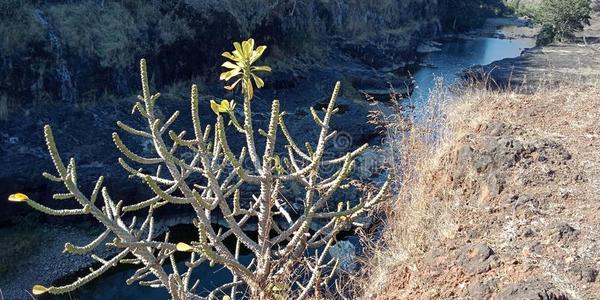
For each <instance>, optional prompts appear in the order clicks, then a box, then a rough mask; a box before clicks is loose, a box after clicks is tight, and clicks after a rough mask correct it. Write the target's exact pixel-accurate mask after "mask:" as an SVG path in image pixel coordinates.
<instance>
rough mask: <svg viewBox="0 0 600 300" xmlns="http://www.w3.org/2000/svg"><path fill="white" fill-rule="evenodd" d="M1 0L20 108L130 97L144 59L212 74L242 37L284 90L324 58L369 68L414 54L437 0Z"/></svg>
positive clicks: (4, 61)
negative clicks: (247, 1)
mask: <svg viewBox="0 0 600 300" xmlns="http://www.w3.org/2000/svg"><path fill="white" fill-rule="evenodd" d="M9 2H10V3H11V4H12V3H13V2H14V3H17V4H19V5H16V4H15V5H8V4H7V5H5V6H3V7H2V8H3V10H5V11H3V12H2V15H0V16H2V18H1V19H0V22H2V23H3V25H4V23H6V25H7V26H8V25H11V26H13V25H15V24H16V25H21V26H16V27H14V28H12V27H11V28H12V31H10V32H8V33H10V34H12V35H14V37H13V36H8V33H6V35H7V37H6V40H8V41H10V40H11V38H14V39H18V40H19V44H15V43H8V42H7V43H3V42H0V58H1V59H0V72H1V73H2V74H3V76H5V80H3V81H2V82H0V91H2V92H1V93H0V96H3V97H7V98H8V99H11V101H12V102H15V103H18V104H19V105H31V104H33V103H38V102H47V101H63V102H64V101H67V100H68V101H97V100H98V99H105V98H107V97H108V98H121V97H125V96H128V95H129V94H130V93H132V92H133V91H135V87H136V86H137V81H138V78H137V77H138V76H137V73H136V69H137V67H136V66H137V61H138V60H139V59H140V58H142V57H145V58H147V59H148V61H149V62H150V63H152V64H153V66H154V67H153V70H152V74H151V77H152V81H153V82H154V83H155V84H157V85H161V86H162V85H169V84H173V83H175V82H178V81H181V80H189V79H190V78H198V77H203V78H214V79H216V78H217V75H218V72H219V70H220V67H219V66H220V64H221V62H222V59H221V53H222V52H223V51H225V50H229V49H230V48H231V43H232V42H233V41H238V40H241V39H242V38H248V37H254V38H255V39H256V40H257V41H258V42H260V43H261V44H267V45H268V46H269V50H268V53H269V54H272V55H269V56H270V59H269V63H271V64H272V65H275V64H277V65H280V66H282V67H281V68H275V70H276V72H274V74H273V78H272V80H271V78H269V80H268V82H272V83H273V84H274V85H273V86H274V87H277V88H282V87H285V88H289V87H291V86H294V85H296V84H297V83H298V81H299V80H298V79H300V78H304V76H305V75H306V71H307V70H308V69H310V68H311V67H312V66H313V65H314V64H315V63H319V64H326V63H327V62H328V61H329V60H330V56H332V55H333V56H339V55H344V56H348V57H352V58H353V59H355V60H357V61H360V62H362V63H364V64H367V65H370V66H372V67H376V68H379V67H383V66H389V65H392V64H393V63H401V62H404V61H406V60H409V59H410V60H412V59H413V58H414V55H415V49H416V46H417V44H418V42H419V41H420V40H422V39H426V38H429V37H431V36H433V35H435V34H436V33H437V32H438V31H439V26H438V24H437V12H438V10H437V1H435V0H411V1H387V2H385V3H363V2H361V1H350V2H342V3H337V2H328V1H313V0H311V1H304V2H303V3H302V5H296V4H294V3H295V2H285V3H279V4H278V5H275V6H273V5H272V4H271V3H270V2H269V1H260V0H253V4H251V5H248V6H243V7H240V6H239V5H237V4H235V1H233V2H230V1H217V0H207V1H183V2H178V3H176V2H164V1H157V0H151V1H147V2H140V3H138V4H134V3H123V2H122V1H112V0H111V1H101V2H98V1H74V2H68V3H61V2H60V1H59V2H56V1H50V2H45V3H44V4H39V2H36V1H18V2H17V1H13V0H10V1H9ZM411 22H412V23H411ZM9 23H11V24H9ZM12 23H15V24H12ZM406 24H411V25H410V27H407V25H406ZM0 33H2V34H3V35H4V34H5V32H0ZM277 69H280V70H285V71H286V73H284V74H282V73H278V72H279V71H277ZM289 73H294V74H295V75H294V76H289V75H290V74H289ZM209 81H210V82H214V81H215V80H209ZM19 105H17V106H19Z"/></svg>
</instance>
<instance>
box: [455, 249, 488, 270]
mask: <svg viewBox="0 0 600 300" xmlns="http://www.w3.org/2000/svg"><path fill="white" fill-rule="evenodd" d="M493 255H494V251H493V250H492V249H491V248H490V247H489V246H488V245H485V244H478V245H470V246H465V247H464V249H463V251H462V252H461V254H460V256H459V258H458V262H457V264H458V265H459V266H461V267H462V268H463V269H464V270H465V271H466V272H468V273H471V274H481V273H485V272H487V271H489V270H490V269H491V268H493V267H494V266H495V265H496V264H497V261H496V257H494V256H493Z"/></svg>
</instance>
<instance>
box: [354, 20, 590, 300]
mask: <svg viewBox="0 0 600 300" xmlns="http://www.w3.org/2000/svg"><path fill="white" fill-rule="evenodd" d="M597 20H598V18H597V17H596V18H595V19H594V25H592V26H591V27H590V28H588V29H587V30H586V32H585V33H584V34H585V35H586V40H585V41H586V42H587V44H586V43H584V40H583V38H581V39H580V40H576V41H574V42H573V43H568V44H554V45H551V46H548V47H543V48H536V49H533V50H529V51H527V52H526V53H525V55H523V56H521V57H519V58H516V59H510V60H504V61H501V62H499V63H495V64H493V65H491V66H487V67H485V68H484V69H485V70H486V73H485V74H486V78H490V80H491V81H490V82H488V84H486V86H487V87H490V86H491V87H494V88H497V87H498V86H500V87H503V88H507V87H510V88H511V89H509V90H505V89H496V90H495V91H491V90H487V89H485V88H481V87H477V88H472V89H468V90H467V91H466V92H464V93H462V94H461V95H459V97H457V99H453V101H454V103H453V104H452V105H450V106H449V108H448V111H446V113H445V114H442V115H441V117H442V119H438V121H439V120H441V121H442V122H443V124H446V126H436V127H435V128H434V129H435V130H436V131H437V132H440V135H439V136H441V137H442V138H441V139H439V140H435V141H433V142H432V141H431V138H430V136H431V132H432V131H431V130H428V128H427V127H425V128H424V129H426V130H422V129H423V128H416V129H415V130H416V131H415V134H414V136H415V137H417V138H415V139H411V140H410V141H407V142H406V143H407V145H406V146H405V147H406V149H407V150H406V152H407V153H405V155H404V156H403V157H406V158H407V159H408V160H409V162H408V165H412V167H410V168H407V169H405V172H404V175H403V178H402V180H403V184H404V185H403V187H402V189H401V191H400V192H399V196H398V199H397V200H396V201H395V202H394V203H393V206H392V207H391V208H390V209H389V211H390V212H391V213H390V214H389V215H388V218H387V219H388V220H389V224H388V225H387V230H386V233H385V235H386V238H384V241H383V244H382V245H380V247H379V248H377V249H376V250H375V255H374V259H373V260H372V261H371V262H369V263H370V264H372V265H374V267H373V271H371V272H370V273H369V275H368V280H365V281H368V282H369V285H368V286H365V285H363V296H364V298H366V299H438V298H439V299H506V300H509V299H549V300H564V299H598V295H600V280H599V278H598V273H599V271H600V259H599V257H598V255H597V253H598V251H600V236H599V235H598V233H599V231H598V228H600V214H599V213H598V212H599V211H600V194H599V192H598V191H600V181H599V178H600V151H599V149H600V125H599V124H598V120H599V119H600V111H599V110H598V107H600V99H599V98H598V93H600V88H599V83H600V74H598V72H597V71H594V70H597V69H598V67H599V66H600V60H598V58H599V57H600V55H598V45H599V44H598V42H597V41H598V40H597V38H596V37H595V36H597V35H598V31H597V24H598V22H597ZM490 72H491V75H490ZM524 92H525V93H524ZM440 128H441V129H440ZM436 131H434V132H436Z"/></svg>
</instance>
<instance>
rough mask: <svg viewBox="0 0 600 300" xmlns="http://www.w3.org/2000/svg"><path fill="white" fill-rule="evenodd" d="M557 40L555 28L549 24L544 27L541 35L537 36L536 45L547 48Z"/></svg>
mask: <svg viewBox="0 0 600 300" xmlns="http://www.w3.org/2000/svg"><path fill="white" fill-rule="evenodd" d="M555 38H556V32H555V31H554V27H553V26H551V25H549V24H544V25H542V29H541V30H540V33H538V35H537V40H536V42H535V43H536V45H537V46H546V45H548V44H550V43H552V42H554V39H555Z"/></svg>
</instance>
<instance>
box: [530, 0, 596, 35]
mask: <svg viewBox="0 0 600 300" xmlns="http://www.w3.org/2000/svg"><path fill="white" fill-rule="evenodd" d="M591 13H592V2H591V0H542V3H541V5H540V8H539V10H538V12H537V15H536V20H537V21H538V22H540V23H541V24H542V25H543V26H544V27H545V32H543V35H544V37H542V38H547V37H549V36H553V38H554V39H555V40H559V41H563V40H565V39H568V38H571V37H572V36H573V34H574V33H575V32H578V31H581V30H583V28H584V26H585V25H590V19H591Z"/></svg>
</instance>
